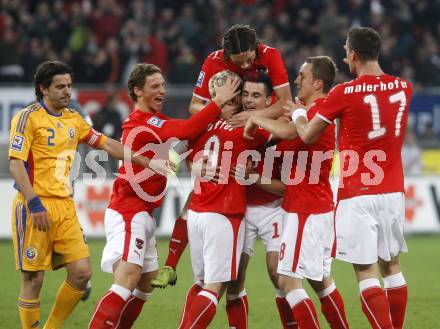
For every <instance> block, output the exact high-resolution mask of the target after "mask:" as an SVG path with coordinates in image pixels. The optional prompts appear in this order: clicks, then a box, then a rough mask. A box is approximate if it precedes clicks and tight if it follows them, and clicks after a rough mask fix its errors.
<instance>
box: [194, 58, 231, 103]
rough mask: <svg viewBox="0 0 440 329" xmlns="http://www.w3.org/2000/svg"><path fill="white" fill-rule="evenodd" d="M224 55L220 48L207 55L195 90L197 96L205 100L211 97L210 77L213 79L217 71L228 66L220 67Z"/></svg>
mask: <svg viewBox="0 0 440 329" xmlns="http://www.w3.org/2000/svg"><path fill="white" fill-rule="evenodd" d="M222 57H223V54H222V52H221V51H220V50H217V51H215V52H214V53H212V54H210V55H209V56H208V57H206V59H205V62H204V63H203V66H202V70H201V71H200V73H199V77H198V78H197V82H196V87H195V88H194V92H193V95H194V96H196V97H197V98H200V99H203V100H204V101H209V100H210V99H211V95H210V94H209V88H208V83H209V79H211V77H212V76H213V75H214V74H215V73H216V72H219V71H222V70H224V69H226V67H224V68H221V67H220V62H221V60H220V59H221V58H222Z"/></svg>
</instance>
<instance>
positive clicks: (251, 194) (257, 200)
mask: <svg viewBox="0 0 440 329" xmlns="http://www.w3.org/2000/svg"><path fill="white" fill-rule="evenodd" d="M266 150H267V152H270V150H268V149H266V148H264V149H261V150H258V151H260V154H261V161H258V162H257V163H255V164H254V169H255V171H256V172H257V173H258V174H260V175H261V174H262V173H263V170H264V164H265V161H266V159H267V158H266ZM281 161H282V157H275V158H274V161H273V169H272V178H274V179H280V178H281V176H280V166H281V163H282V162H281ZM268 165H269V164H268ZM278 199H281V196H280V195H278V194H273V193H270V192H268V191H266V190H264V189H262V188H261V187H260V186H259V185H257V184H252V185H249V186H247V187H246V201H247V204H248V206H259V205H263V204H266V203H269V202H273V201H275V200H278Z"/></svg>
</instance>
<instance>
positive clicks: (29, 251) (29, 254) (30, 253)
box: [25, 247, 38, 260]
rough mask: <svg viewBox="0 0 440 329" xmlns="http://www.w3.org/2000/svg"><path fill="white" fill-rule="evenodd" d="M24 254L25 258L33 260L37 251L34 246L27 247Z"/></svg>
mask: <svg viewBox="0 0 440 329" xmlns="http://www.w3.org/2000/svg"><path fill="white" fill-rule="evenodd" d="M25 256H26V259H27V260H34V259H35V258H37V256H38V251H37V249H36V248H35V247H28V248H27V249H26V252H25Z"/></svg>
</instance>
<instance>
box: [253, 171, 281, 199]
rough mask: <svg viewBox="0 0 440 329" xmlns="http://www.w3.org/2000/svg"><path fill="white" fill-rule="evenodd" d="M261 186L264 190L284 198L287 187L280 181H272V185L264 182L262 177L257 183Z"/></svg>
mask: <svg viewBox="0 0 440 329" xmlns="http://www.w3.org/2000/svg"><path fill="white" fill-rule="evenodd" d="M255 184H257V185H258V186H260V187H261V188H262V189H263V190H265V191H267V192H270V193H272V194H277V195H281V196H283V195H284V193H285V192H286V185H285V184H284V183H283V182H282V181H281V180H279V179H273V178H271V179H270V183H266V182H264V183H263V182H262V181H261V176H260V178H259V179H258V180H257V182H256V183H255Z"/></svg>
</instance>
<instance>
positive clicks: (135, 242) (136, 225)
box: [101, 208, 159, 273]
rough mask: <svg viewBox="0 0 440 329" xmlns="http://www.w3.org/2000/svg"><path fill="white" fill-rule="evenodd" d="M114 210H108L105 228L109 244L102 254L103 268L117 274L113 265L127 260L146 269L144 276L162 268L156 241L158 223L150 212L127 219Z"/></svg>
mask: <svg viewBox="0 0 440 329" xmlns="http://www.w3.org/2000/svg"><path fill="white" fill-rule="evenodd" d="M125 217H126V218H125V220H124V218H123V215H121V214H120V213H118V212H117V211H115V210H113V209H108V208H107V210H106V211H105V217H104V226H105V236H106V239H107V243H106V244H105V247H104V251H103V252H102V260H101V269H102V270H103V271H104V272H107V273H113V264H114V263H116V262H117V261H119V260H120V259H123V260H124V261H126V262H128V263H133V264H137V265H139V266H140V267H142V273H146V272H153V271H155V270H157V269H158V268H159V263H158V257H157V250H156V238H155V237H154V233H155V231H156V221H155V220H154V218H153V217H151V216H150V214H149V213H148V212H146V211H142V212H138V213H136V214H135V215H134V216H130V217H131V218H129V217H128V216H125Z"/></svg>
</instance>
